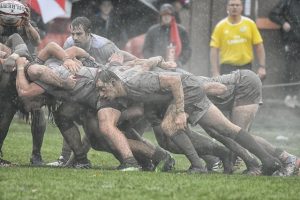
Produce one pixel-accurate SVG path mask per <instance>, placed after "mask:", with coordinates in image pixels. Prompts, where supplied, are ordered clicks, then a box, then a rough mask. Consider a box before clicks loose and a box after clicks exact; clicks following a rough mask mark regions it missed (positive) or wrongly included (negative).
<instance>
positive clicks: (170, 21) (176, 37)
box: [143, 4, 192, 67]
mask: <svg viewBox="0 0 300 200" xmlns="http://www.w3.org/2000/svg"><path fill="white" fill-rule="evenodd" d="M159 14H160V23H159V24H155V25H153V26H152V27H150V29H149V30H148V31H147V33H146V38H145V42H144V46H143V54H144V57H145V58H150V57H153V56H163V57H164V58H165V59H166V60H170V53H171V54H173V52H172V51H170V50H172V48H174V49H175V52H174V54H175V55H174V56H171V57H174V60H175V61H176V63H177V65H178V66H179V67H180V66H182V65H184V64H186V63H187V62H188V60H189V59H190V57H191V52H192V50H191V47H190V41H189V37H188V33H187V32H186V30H185V28H184V27H183V26H182V25H180V24H177V23H176V20H175V17H174V8H173V6H172V5H170V4H163V5H162V6H161V7H160V11H159ZM170 47H171V48H170Z"/></svg>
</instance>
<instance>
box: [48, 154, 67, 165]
mask: <svg viewBox="0 0 300 200" xmlns="http://www.w3.org/2000/svg"><path fill="white" fill-rule="evenodd" d="M66 163H67V160H66V159H65V158H64V157H63V156H59V158H58V159H57V160H56V161H54V162H51V163H47V164H46V165H47V166H50V167H63V166H64V165H65V164H66Z"/></svg>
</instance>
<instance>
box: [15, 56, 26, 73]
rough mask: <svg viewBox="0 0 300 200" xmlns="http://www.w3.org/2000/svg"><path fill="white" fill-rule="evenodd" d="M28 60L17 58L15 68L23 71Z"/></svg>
mask: <svg viewBox="0 0 300 200" xmlns="http://www.w3.org/2000/svg"><path fill="white" fill-rule="evenodd" d="M28 62H29V61H28V60H27V59H26V58H25V57H19V58H17V59H16V64H17V67H18V69H20V70H21V69H22V68H23V69H24V67H25V66H26V65H27V64H28Z"/></svg>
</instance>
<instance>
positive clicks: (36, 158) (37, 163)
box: [30, 154, 44, 167]
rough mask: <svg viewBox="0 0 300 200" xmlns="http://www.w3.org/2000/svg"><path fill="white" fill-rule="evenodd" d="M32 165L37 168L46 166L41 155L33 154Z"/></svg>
mask: <svg viewBox="0 0 300 200" xmlns="http://www.w3.org/2000/svg"><path fill="white" fill-rule="evenodd" d="M30 164H31V165H32V166H36V167H38V166H42V165H44V161H43V159H42V156H41V154H32V155H31V158H30Z"/></svg>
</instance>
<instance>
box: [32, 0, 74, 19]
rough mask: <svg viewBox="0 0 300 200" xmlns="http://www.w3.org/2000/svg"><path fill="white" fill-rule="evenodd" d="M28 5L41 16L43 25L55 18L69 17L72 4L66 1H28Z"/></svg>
mask: <svg viewBox="0 0 300 200" xmlns="http://www.w3.org/2000/svg"><path fill="white" fill-rule="evenodd" d="M28 3H29V5H30V7H31V8H32V9H33V10H35V11H36V12H37V13H38V14H40V15H41V16H42V19H43V22H44V23H48V22H49V21H51V20H53V19H55V18H57V17H65V18H69V17H71V10H72V3H71V2H70V1H68V0H28Z"/></svg>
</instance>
